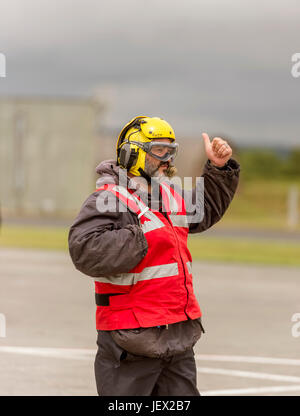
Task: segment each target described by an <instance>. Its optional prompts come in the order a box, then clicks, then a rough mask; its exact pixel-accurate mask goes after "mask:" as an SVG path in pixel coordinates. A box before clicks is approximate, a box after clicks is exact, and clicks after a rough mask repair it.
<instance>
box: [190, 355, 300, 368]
mask: <svg viewBox="0 0 300 416" xmlns="http://www.w3.org/2000/svg"><path fill="white" fill-rule="evenodd" d="M195 358H196V360H201V361H227V362H237V363H258V364H275V365H293V366H294V365H300V360H296V359H291V358H272V357H250V356H242V355H211V354H209V355H208V354H207V355H206V354H195Z"/></svg>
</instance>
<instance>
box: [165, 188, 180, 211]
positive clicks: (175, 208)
mask: <svg viewBox="0 0 300 416" xmlns="http://www.w3.org/2000/svg"><path fill="white" fill-rule="evenodd" d="M161 186H162V187H163V188H164V190H165V191H166V194H167V195H168V199H169V207H170V211H171V212H172V213H174V214H175V213H176V212H178V204H177V201H176V199H175V198H174V196H173V194H172V193H171V191H170V189H169V188H168V187H167V186H166V185H164V184H163V183H161Z"/></svg>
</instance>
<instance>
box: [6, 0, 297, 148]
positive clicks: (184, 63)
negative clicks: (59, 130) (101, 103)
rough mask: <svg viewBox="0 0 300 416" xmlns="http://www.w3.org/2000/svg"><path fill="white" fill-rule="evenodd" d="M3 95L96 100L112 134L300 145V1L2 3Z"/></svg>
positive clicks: (69, 0) (40, 0)
mask: <svg viewBox="0 0 300 416" xmlns="http://www.w3.org/2000/svg"><path fill="white" fill-rule="evenodd" d="M0 10H1V15H0V52H2V53H4V54H5V55H6V60H7V77H6V78H0V96H3V95H12V94H13V95H20V94H22V95H57V96H61V95H63V96H66V95H67V96H70V95H74V96H91V95H92V96H93V95H97V96H99V97H102V98H104V99H105V100H106V101H107V102H108V103H109V110H108V112H107V114H106V116H105V123H106V124H107V125H108V126H109V127H112V128H121V126H122V125H123V124H125V123H126V122H127V121H128V120H129V119H131V118H132V117H134V116H135V115H149V116H161V117H163V118H165V119H166V120H167V121H169V122H170V123H171V124H172V126H173V128H174V129H175V133H176V134H177V136H180V137H184V136H199V137H200V135H201V132H202V131H207V132H208V133H209V134H212V135H214V134H218V135H222V134H223V135H224V136H226V137H228V138H232V140H233V141H234V142H236V143H237V145H238V144H244V145H245V144H250V143H253V144H257V143H260V144H261V145H265V146H269V145H276V146H281V145H283V146H290V145H296V144H298V145H300V123H299V119H300V117H299V113H300V78H293V77H292V75H291V68H292V65H293V64H292V62H291V57H292V55H293V54H294V53H296V52H300V2H299V0H285V1H283V0H282V1H278V0H273V1H271V0H270V1H269V0H268V1H267V0H260V1H257V0H247V1H245V0H244V1H243V0H230V1H229V0H218V1H217V0H204V1H203V0H202V1H201V0H185V1H182V0H180V1H179V0H159V1H158V0H148V1H146V0H108V1H103V0H0Z"/></svg>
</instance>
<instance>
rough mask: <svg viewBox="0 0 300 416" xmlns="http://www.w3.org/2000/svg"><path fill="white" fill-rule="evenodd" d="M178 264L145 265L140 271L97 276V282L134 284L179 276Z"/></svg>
mask: <svg viewBox="0 0 300 416" xmlns="http://www.w3.org/2000/svg"><path fill="white" fill-rule="evenodd" d="M177 275H178V264H177V263H169V264H161V265H160V266H149V267H145V268H144V270H142V271H141V272H140V273H122V274H115V275H112V276H107V277H97V278H95V279H94V280H95V282H100V283H110V284H112V285H122V286H125V285H134V284H135V283H137V282H139V281H143V280H151V279H160V278H162V277H169V276H177Z"/></svg>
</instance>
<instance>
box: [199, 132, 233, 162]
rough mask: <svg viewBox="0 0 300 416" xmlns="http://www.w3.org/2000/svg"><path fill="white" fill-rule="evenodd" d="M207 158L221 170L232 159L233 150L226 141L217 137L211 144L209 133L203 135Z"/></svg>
mask: <svg viewBox="0 0 300 416" xmlns="http://www.w3.org/2000/svg"><path fill="white" fill-rule="evenodd" d="M202 137H203V140H204V146H205V151H206V154H207V158H208V159H209V160H210V161H211V163H212V164H213V165H215V166H218V167H219V168H221V167H222V166H224V165H225V163H226V162H227V161H228V160H229V159H230V158H231V155H232V149H231V147H230V146H229V144H228V143H227V142H226V140H223V139H221V138H220V137H215V138H214V139H213V141H212V142H211V141H210V139H209V136H208V134H207V133H202Z"/></svg>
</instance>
